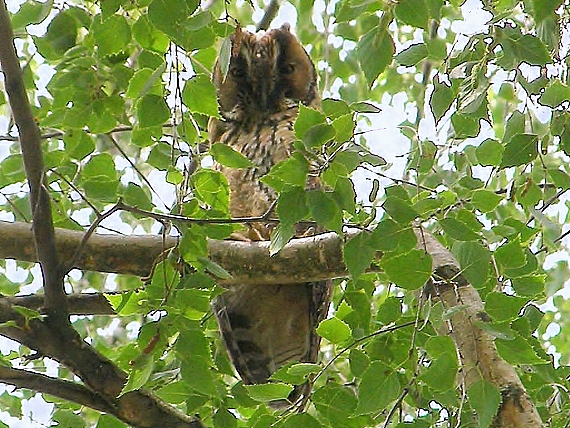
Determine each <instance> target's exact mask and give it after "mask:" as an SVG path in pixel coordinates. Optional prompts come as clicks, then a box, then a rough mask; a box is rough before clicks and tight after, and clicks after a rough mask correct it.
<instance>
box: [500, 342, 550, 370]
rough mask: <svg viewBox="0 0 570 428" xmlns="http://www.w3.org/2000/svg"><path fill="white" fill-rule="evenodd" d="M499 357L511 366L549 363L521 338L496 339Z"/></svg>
mask: <svg viewBox="0 0 570 428" xmlns="http://www.w3.org/2000/svg"><path fill="white" fill-rule="evenodd" d="M495 345H496V346H497V351H498V352H499V355H500V356H501V357H502V358H503V359H504V360H505V361H506V362H507V363H509V364H513V365H514V364H548V363H549V361H548V360H545V359H543V358H541V357H539V356H538V355H537V354H536V352H535V350H534V349H533V348H532V346H530V345H529V343H528V342H527V341H526V340H525V339H524V338H522V337H521V336H519V335H518V334H517V335H516V336H515V338H514V339H513V340H503V339H495Z"/></svg>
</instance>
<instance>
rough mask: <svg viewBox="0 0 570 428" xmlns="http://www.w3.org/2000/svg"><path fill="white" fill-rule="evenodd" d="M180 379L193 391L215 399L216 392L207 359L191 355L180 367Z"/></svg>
mask: <svg viewBox="0 0 570 428" xmlns="http://www.w3.org/2000/svg"><path fill="white" fill-rule="evenodd" d="M180 374H181V376H182V379H183V380H184V381H185V382H186V383H187V384H188V386H190V387H191V388H192V389H194V390H195V391H197V392H199V393H201V394H205V395H207V396H210V397H217V395H218V391H217V388H216V384H215V382H214V376H213V375H212V368H211V367H210V363H209V361H208V360H207V359H205V358H202V357H199V356H196V355H193V356H192V358H188V359H186V360H184V361H183V362H182V364H181V365H180Z"/></svg>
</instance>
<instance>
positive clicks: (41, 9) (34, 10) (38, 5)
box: [10, 0, 53, 30]
mask: <svg viewBox="0 0 570 428" xmlns="http://www.w3.org/2000/svg"><path fill="white" fill-rule="evenodd" d="M52 7H53V1H52V0H49V1H46V2H45V3H42V2H39V1H32V0H27V1H26V2H25V3H23V4H22V5H21V6H20V9H19V10H18V12H16V13H15V14H13V15H12V16H11V19H10V20H11V22H12V28H13V29H14V30H18V29H20V28H24V27H26V26H27V25H30V24H39V23H40V22H42V21H43V20H44V19H46V18H47V17H48V15H49V14H50V12H51V10H52Z"/></svg>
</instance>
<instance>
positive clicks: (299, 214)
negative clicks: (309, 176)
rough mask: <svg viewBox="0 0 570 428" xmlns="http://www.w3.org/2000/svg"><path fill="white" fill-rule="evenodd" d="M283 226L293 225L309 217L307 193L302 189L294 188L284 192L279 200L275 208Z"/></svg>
mask: <svg viewBox="0 0 570 428" xmlns="http://www.w3.org/2000/svg"><path fill="white" fill-rule="evenodd" d="M275 211H276V213H277V216H278V217H279V220H281V222H282V224H285V225H293V224H295V223H297V222H299V221H301V220H303V219H304V218H305V217H307V216H308V215H309V208H308V207H307V193H306V192H305V190H304V189H302V188H301V187H292V188H291V189H290V190H287V191H285V192H282V193H281V194H280V195H279V198H278V199H277V207H276V208H275Z"/></svg>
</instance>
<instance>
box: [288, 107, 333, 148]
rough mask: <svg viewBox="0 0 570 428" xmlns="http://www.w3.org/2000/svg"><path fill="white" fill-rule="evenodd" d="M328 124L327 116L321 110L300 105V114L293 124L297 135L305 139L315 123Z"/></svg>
mask: <svg viewBox="0 0 570 428" xmlns="http://www.w3.org/2000/svg"><path fill="white" fill-rule="evenodd" d="M322 124H326V117H325V115H323V114H322V113H321V112H320V111H317V110H315V109H314V108H311V107H305V106H304V105H303V104H301V105H300V106H299V114H298V116H297V119H296V120H295V124H294V125H293V129H294V131H295V137H297V139H298V140H300V141H303V139H304V138H305V134H306V133H307V132H308V131H309V129H311V128H312V127H313V126H315V125H322Z"/></svg>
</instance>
